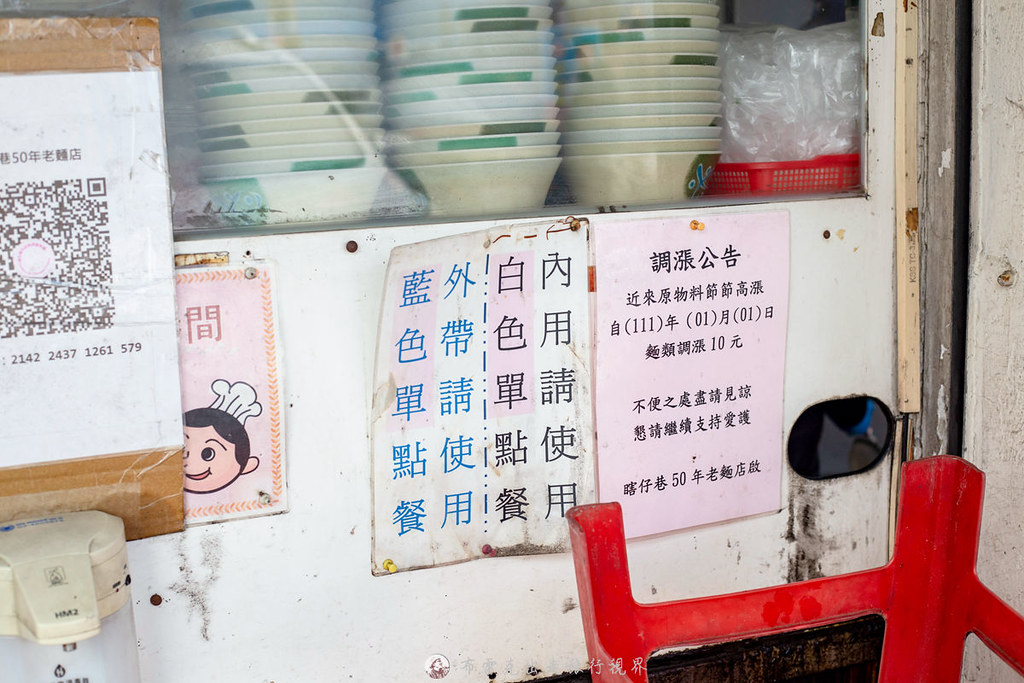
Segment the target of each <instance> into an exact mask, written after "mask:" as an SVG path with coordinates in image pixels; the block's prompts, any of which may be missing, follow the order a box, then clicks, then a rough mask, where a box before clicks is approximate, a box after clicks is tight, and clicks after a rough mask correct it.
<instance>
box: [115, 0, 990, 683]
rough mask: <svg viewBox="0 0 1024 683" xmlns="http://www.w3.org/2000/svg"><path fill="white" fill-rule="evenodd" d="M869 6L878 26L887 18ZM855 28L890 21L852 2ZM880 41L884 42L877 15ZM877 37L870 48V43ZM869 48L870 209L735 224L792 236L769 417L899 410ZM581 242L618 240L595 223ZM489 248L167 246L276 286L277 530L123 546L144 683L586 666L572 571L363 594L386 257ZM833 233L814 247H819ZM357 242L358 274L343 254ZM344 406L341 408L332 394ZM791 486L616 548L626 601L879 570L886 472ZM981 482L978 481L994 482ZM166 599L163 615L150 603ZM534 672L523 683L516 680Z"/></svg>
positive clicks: (381, 235)
mask: <svg viewBox="0 0 1024 683" xmlns="http://www.w3.org/2000/svg"><path fill="white" fill-rule="evenodd" d="M883 7H884V10H883ZM865 10H866V13H867V14H866V17H867V18H866V21H865V25H866V26H867V27H871V26H872V24H874V25H875V27H878V26H879V20H877V19H876V14H877V13H879V12H883V11H884V12H892V11H895V4H894V3H882V2H881V1H880V0H874V1H872V2H868V3H866V8H865ZM880 21H881V25H882V26H894V23H895V22H894V21H892V20H891V18H890V17H886V16H884V15H883V16H882V19H881V20H880ZM876 32H877V31H876ZM883 33H884V35H877V36H875V35H872V36H869V37H867V38H866V40H867V42H868V47H869V49H868V58H867V61H868V68H867V70H866V73H867V78H868V91H869V95H868V103H869V104H868V111H867V121H868V129H869V132H868V137H867V149H866V150H865V165H866V167H867V169H868V183H869V196H868V197H866V198H864V197H860V198H846V199H833V200H820V201H817V200H816V201H803V202H790V203H784V204H771V205H768V206H764V205H761V206H754V207H749V208H742V207H740V208H736V207H731V208H724V207H723V208H720V209H719V208H716V209H707V208H705V209H701V210H699V211H692V212H691V211H679V212H669V213H670V214H671V215H678V216H680V217H685V219H686V221H687V222H688V221H689V219H690V218H691V217H693V216H694V215H704V214H708V213H723V212H729V213H732V212H736V211H744V210H749V211H763V210H766V209H778V208H783V209H786V210H788V211H789V212H790V219H791V244H790V248H791V252H790V256H791V264H792V265H791V283H790V287H791V291H790V304H789V308H790V317H789V328H788V348H787V354H786V373H785V399H784V416H785V423H786V425H787V430H788V426H789V425H791V424H792V422H793V421H794V420H795V419H796V417H797V416H798V415H799V414H800V412H801V411H803V410H804V409H805V408H806V407H807V406H809V405H811V404H813V403H816V402H819V401H821V400H825V399H828V398H833V397H838V396H846V395H850V394H865V393H866V394H870V395H873V396H875V397H877V398H879V399H881V400H882V401H883V402H885V403H886V404H887V405H889V406H894V405H895V401H896V385H895V379H894V377H895V375H894V368H895V362H896V361H895V349H896V345H895V339H894V334H895V333H894V320H895V306H894V298H895V293H894V292H895V288H894V259H893V246H894V239H893V225H894V212H893V208H892V206H893V187H894V183H893V173H894V171H893V149H894V146H895V145H894V133H893V130H892V121H893V110H892V106H893V104H892V103H893V97H892V92H893V87H894V68H893V63H894V61H893V60H894V54H895V53H894V49H893V36H892V33H893V31H888V32H885V31H884V29H883ZM590 218H591V219H592V221H594V222H595V223H597V222H612V221H616V220H621V219H623V218H622V217H621V216H616V215H614V214H604V215H596V214H595V215H592V216H590ZM480 227H483V224H461V225H450V226H418V227H393V228H383V229H360V230H347V231H338V232H319V233H307V234H294V235H276V236H261V237H239V238H231V239H206V240H201V241H188V242H181V243H179V244H178V245H177V250H178V251H179V252H181V253H191V252H206V251H220V250H226V251H229V252H230V253H231V257H232V260H234V261H240V260H242V259H243V257H244V256H245V255H246V254H250V255H251V258H255V259H268V260H273V261H275V262H276V263H277V266H278V278H279V296H280V299H279V302H278V306H279V311H280V325H281V336H282V339H281V343H282V348H283V350H284V361H283V363H284V375H283V377H284V392H285V393H284V396H285V401H284V404H285V406H286V411H285V420H286V424H287V443H286V450H287V460H288V480H289V488H290V491H289V493H290V496H289V497H290V500H291V506H292V507H291V510H290V511H289V512H288V513H287V514H283V515H278V516H274V517H264V518H258V519H250V520H241V521H235V522H230V523H227V524H220V525H212V526H203V527H196V528H192V529H189V530H187V531H186V532H185V533H184V534H179V535H172V536H165V537H159V538H153V539H148V540H144V541H136V542H133V543H131V544H130V545H129V555H130V561H131V566H132V575H133V578H134V580H135V581H134V583H133V585H132V588H133V591H134V596H135V601H136V605H135V609H136V619H137V624H138V631H139V640H140V643H141V648H142V649H141V652H142V668H143V675H144V679H145V680H146V681H147V683H182V682H184V681H211V682H213V681H216V682H218V683H236V682H237V683H252V682H253V681H260V682H263V683H268V682H271V681H273V682H275V683H287V682H290V681H309V682H314V681H327V680H355V681H361V682H367V681H368V682H376V681H382V682H383V681H403V682H404V681H417V680H427V676H426V674H425V673H424V670H423V666H424V662H425V660H426V659H427V657H428V655H431V654H434V653H440V654H444V655H445V656H447V657H448V658H449V659H450V660H451V663H452V672H451V673H450V674H449V676H448V677H447V679H446V680H450V681H453V682H456V683H458V682H462V681H479V680H487V674H489V673H492V672H494V673H495V674H496V677H495V678H494V679H493V680H496V681H499V682H500V681H521V680H525V679H529V678H532V677H533V676H532V675H531V671H532V670H533V669H536V670H539V672H540V674H539V675H541V676H543V675H551V674H555V673H560V672H562V671H565V670H569V669H574V668H582V667H584V666H585V665H586V661H587V658H586V652H585V649H584V645H583V633H582V626H581V621H580V617H579V610H578V607H577V603H578V600H577V594H576V584H575V578H574V575H573V569H572V562H571V558H570V557H569V556H568V555H567V554H565V555H551V556H536V557H523V558H496V559H484V560H478V561H474V562H469V563H465V564H461V565H456V566H451V567H442V568H435V569H429V570H422V571H415V572H406V573H400V574H397V575H393V576H385V577H378V578H374V577H372V576H371V575H370V560H369V552H370V535H369V532H370V484H369V477H370V459H369V443H368V432H367V428H368V427H367V426H368V414H367V413H368V406H369V403H370V397H369V386H370V385H369V381H370V372H371V367H372V362H373V354H374V349H375V343H376V339H375V337H376V333H377V317H378V307H379V304H380V301H381V285H382V282H383V276H384V269H385V265H386V262H387V258H388V252H389V250H390V248H391V247H392V246H394V245H396V244H401V243H408V242H414V241H419V240H423V239H429V238H431V237H435V236H440V235H447V234H453V233H456V232H459V231H467V230H472V229H478V228H480ZM825 230H828V231H829V233H830V237H829V238H827V239H826V238H825V237H824V235H823V233H824V231H825ZM350 240H353V241H355V242H356V243H357V244H358V246H359V248H358V250H357V251H356V252H355V253H349V252H348V251H347V250H346V243H347V242H348V241H350ZM339 388H342V389H343V391H339ZM887 464H888V463H884V464H882V465H881V466H879V467H876V468H874V469H873V470H871V471H869V472H867V473H864V474H861V475H857V476H853V477H846V478H841V479H837V480H832V481H821V482H810V481H805V480H801V479H799V478H798V477H796V476H795V475H792V474H791V473H787V475H786V476H785V477H784V481H783V501H784V507H783V509H782V511H780V512H779V513H777V514H773V515H765V516H760V517H756V518H752V519H747V520H742V521H738V522H734V523H730V524H725V525H720V526H711V527H706V528H702V529H697V530H692V531H688V532H681V533H676V534H667V535H664V536H661V537H657V538H650V539H641V540H638V541H635V542H631V543H630V545H629V559H630V568H631V571H632V573H633V585H634V590H635V591H636V593H637V598H638V599H640V600H644V601H661V600H668V599H673V598H681V597H689V596H696V595H704V594H712V593H718V592H725V591H731V590H736V589H745V588H753V587H757V586H764V585H770V584H774V583H780V582H784V581H786V580H788V579H802V578H809V577H813V576H819V575H831V574H836V573H841V572H847V571H854V570H859V569H864V568H868V567H872V566H877V565H880V564H882V563H884V562H885V560H886V557H887V550H888V538H887V529H888V517H889V483H890V477H889V468H888V466H887ZM990 482H991V479H990ZM154 594H158V595H160V596H161V597H162V598H163V601H162V603H161V604H160V605H159V606H154V605H152V604H151V602H150V596H151V595H154ZM531 668H532V669H531Z"/></svg>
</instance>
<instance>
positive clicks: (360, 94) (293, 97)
mask: <svg viewBox="0 0 1024 683" xmlns="http://www.w3.org/2000/svg"><path fill="white" fill-rule="evenodd" d="M380 100H381V93H380V90H377V89H376V88H364V89H361V90H295V91H293V92H263V93H251V94H242V95H225V96H223V97H206V98H203V99H200V100H198V101H197V102H196V105H197V106H198V108H199V110H200V111H215V110H219V109H236V108H244V109H248V108H251V107H265V106H270V105H279V104H308V103H312V102H325V103H327V104H334V105H339V106H340V105H351V104H354V103H356V102H361V103H363V104H379V102H380ZM363 109H364V111H361V113H370V112H368V111H365V109H366V108H365V107H364V108H363Z"/></svg>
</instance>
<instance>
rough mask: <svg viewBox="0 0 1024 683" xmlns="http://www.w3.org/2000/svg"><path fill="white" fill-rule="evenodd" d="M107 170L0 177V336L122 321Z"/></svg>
mask: <svg viewBox="0 0 1024 683" xmlns="http://www.w3.org/2000/svg"><path fill="white" fill-rule="evenodd" d="M106 197H107V181H106V179H105V178H87V179H71V180H55V181H53V182H49V183H45V182H23V183H9V184H0V280H2V281H3V284H2V286H0V338H3V339H6V338H11V337H27V336H33V335H44V334H58V333H67V332H81V331H84V330H96V329H104V328H108V327H110V326H112V325H113V324H114V294H113V288H112V286H111V285H112V279H113V267H112V264H111V259H110V231H109V229H108V227H107V224H108V211H107V199H106Z"/></svg>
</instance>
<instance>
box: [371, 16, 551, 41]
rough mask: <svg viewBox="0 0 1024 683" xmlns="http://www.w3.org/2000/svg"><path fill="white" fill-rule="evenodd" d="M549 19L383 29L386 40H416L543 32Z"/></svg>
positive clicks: (463, 22) (547, 25) (487, 21)
mask: <svg viewBox="0 0 1024 683" xmlns="http://www.w3.org/2000/svg"><path fill="white" fill-rule="evenodd" d="M552 26H554V22H553V21H552V20H551V19H470V20H468V21H442V22H438V23H435V24H419V25H411V26H405V27H403V28H401V29H396V30H394V31H385V32H384V37H385V38H386V39H388V40H416V39H419V38H434V37H446V36H454V35H458V34H462V33H472V34H474V35H490V36H491V37H492V38H493V37H494V36H499V35H501V34H503V33H513V32H514V33H519V32H520V31H533V32H537V33H545V32H548V31H550V30H551V27H552Z"/></svg>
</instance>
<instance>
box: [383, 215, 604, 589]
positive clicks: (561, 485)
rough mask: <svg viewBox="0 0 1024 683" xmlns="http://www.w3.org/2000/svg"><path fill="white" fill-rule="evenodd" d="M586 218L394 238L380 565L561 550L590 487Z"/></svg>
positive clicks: (390, 567) (590, 498) (590, 497)
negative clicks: (568, 517) (398, 241)
mask: <svg viewBox="0 0 1024 683" xmlns="http://www.w3.org/2000/svg"><path fill="white" fill-rule="evenodd" d="M587 240H588V230H587V228H586V226H585V225H583V226H580V225H579V224H578V223H577V224H576V225H575V229H574V228H573V227H570V225H569V224H566V223H561V222H558V223H553V224H552V223H544V224H537V225H527V226H514V227H500V228H496V229H494V230H492V231H488V232H478V233H472V234H468V235H462V236H457V237H452V238H445V239H439V240H433V241H430V242H421V243H417V244H412V245H407V246H403V247H399V248H396V249H394V250H393V251H392V253H391V259H390V262H389V264H388V272H387V277H386V290H385V295H384V305H383V310H382V315H381V323H380V331H379V340H378V350H377V362H376V371H375V375H374V398H373V423H372V425H371V428H372V435H373V444H372V448H373V499H374V502H373V506H374V507H373V571H374V573H376V574H385V573H389V572H394V571H402V570H406V569H416V568H420V567H429V566H434V565H438V564H446V563H451V562H459V561H464V560H469V559H474V558H478V557H485V556H489V555H522V554H533V553H543V552H556V551H561V550H565V549H566V548H567V540H568V526H567V524H566V522H565V519H564V517H565V512H566V511H567V510H568V509H569V508H570V507H572V506H573V505H576V504H580V503H590V502H594V501H595V495H594V475H593V472H594V457H593V455H594V453H593V428H592V411H591V382H590V373H589V360H590V353H591V332H590V316H589V308H588V296H589V294H588V289H589V288H588V268H587V265H588V264H587V259H588V244H587Z"/></svg>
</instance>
